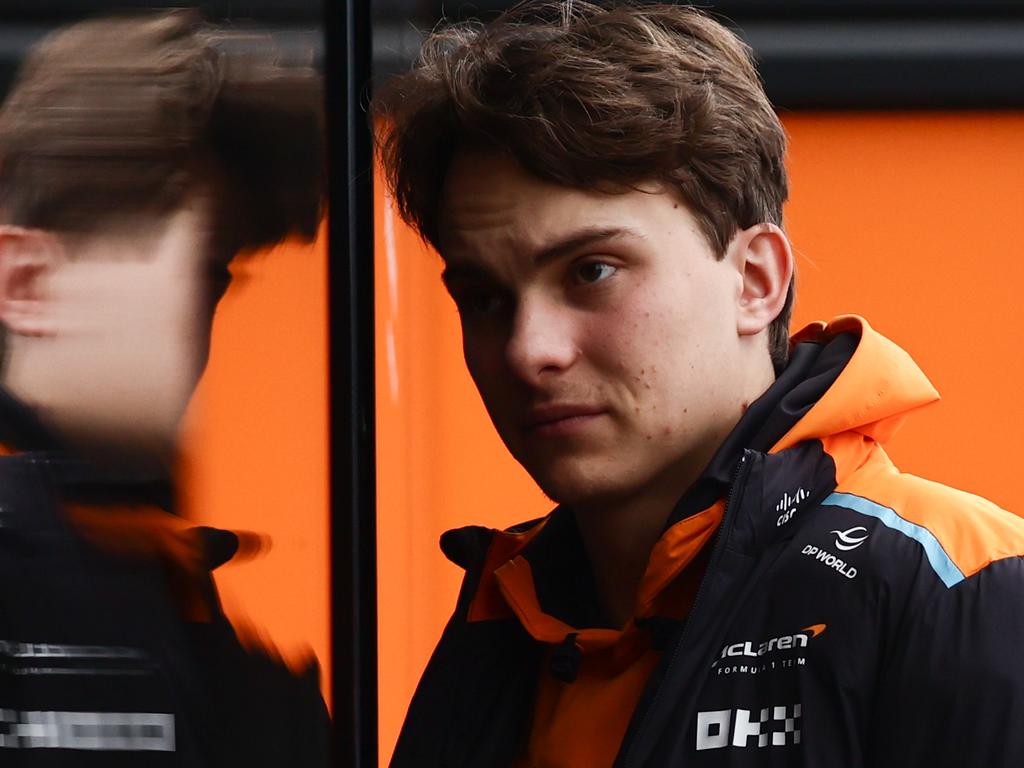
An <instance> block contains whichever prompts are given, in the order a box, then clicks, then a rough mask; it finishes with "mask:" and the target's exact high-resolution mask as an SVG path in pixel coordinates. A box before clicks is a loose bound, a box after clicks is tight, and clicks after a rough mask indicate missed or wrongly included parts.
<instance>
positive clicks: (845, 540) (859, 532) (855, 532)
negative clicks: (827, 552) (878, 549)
mask: <svg viewBox="0 0 1024 768" xmlns="http://www.w3.org/2000/svg"><path fill="white" fill-rule="evenodd" d="M832 533H834V534H835V535H836V549H839V550H842V551H843V552H849V551H850V550H851V549H856V548H857V547H859V546H860V545H861V544H863V543H864V542H865V541H867V540H868V529H867V528H865V527H864V526H863V525H858V526H857V527H856V528H849V529H847V530H845V531H832Z"/></svg>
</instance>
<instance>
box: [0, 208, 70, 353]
mask: <svg viewBox="0 0 1024 768" xmlns="http://www.w3.org/2000/svg"><path fill="white" fill-rule="evenodd" d="M60 254H61V246H60V242H59V241H58V240H57V238H56V237H55V236H54V235H52V234H50V233H48V232H43V231H42V230H38V229H24V228H22V227H14V226H10V225H6V224H4V225H0V322H2V323H3V324H4V325H5V326H6V327H7V330H8V331H9V332H11V333H15V334H19V335H21V336H50V335H52V333H53V329H52V327H51V324H50V302H49V301H48V299H47V296H46V293H45V291H44V288H43V285H44V278H45V277H46V276H47V275H49V273H50V272H51V271H52V270H53V268H54V267H55V266H56V264H57V261H58V259H59V258H60Z"/></svg>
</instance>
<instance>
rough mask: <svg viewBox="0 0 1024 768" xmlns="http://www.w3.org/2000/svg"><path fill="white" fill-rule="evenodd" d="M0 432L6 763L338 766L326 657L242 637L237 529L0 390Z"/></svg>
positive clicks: (110, 767)
mask: <svg viewBox="0 0 1024 768" xmlns="http://www.w3.org/2000/svg"><path fill="white" fill-rule="evenodd" d="M0 444H2V445H3V447H4V452H5V453H6V454H7V455H4V456H0V585H2V586H0V765H3V766H4V767H5V768H22V767H24V768H36V767H37V766H38V767H42V766H46V767H47V768H49V767H51V766H52V767H56V766H83V767H85V766H104V768H117V766H132V767H133V768H139V767H148V766H154V767H156V766H175V767H177V766H188V767H189V768H193V766H194V767H196V768H199V767H207V766H326V765H328V764H329V748H328V734H329V727H328V717H327V711H326V708H325V706H324V703H323V699H322V698H321V696H320V692H319V687H318V670H317V668H316V665H315V664H310V665H309V666H308V667H307V668H306V669H305V671H304V672H302V673H300V674H297V675H296V674H293V673H292V672H290V671H289V670H288V668H287V667H285V666H284V665H283V664H282V663H281V662H280V661H279V660H277V659H275V658H272V656H271V655H268V653H266V652H264V651H262V650H258V649H257V650H252V649H247V648H245V647H243V645H242V643H240V642H239V639H238V636H237V635H236V633H235V631H234V630H233V628H232V627H231V625H230V624H229V622H228V621H227V619H226V617H225V616H224V613H223V611H222V610H221V607H220V605H219V602H218V600H217V597H216V592H215V589H214V585H213V581H212V578H211V575H210V572H211V570H212V569H213V568H215V567H217V566H218V565H220V564H222V563H223V562H225V561H227V560H229V559H230V558H231V557H232V556H233V555H234V554H235V552H236V551H237V549H238V539H237V537H236V536H235V535H234V534H231V533H229V532H227V531H219V530H216V529H212V528H194V527H189V526H188V524H187V523H185V522H184V521H182V520H181V519H180V518H178V517H176V516H175V515H173V514H172V513H171V506H172V498H171V497H172V493H171V491H170V488H171V486H170V483H169V482H167V481H166V480H162V479H139V478H135V477H117V476H113V475H111V474H110V473H106V472H102V471H100V470H98V469H96V468H95V467H94V466H92V465H90V464H88V463H86V462H84V461H81V460H78V459H76V458H74V457H73V456H70V455H68V454H67V452H66V451H63V450H62V449H61V447H60V445H59V443H58V441H57V440H56V439H54V438H53V436H52V435H51V434H49V433H48V432H47V430H46V429H45V428H44V427H43V426H42V425H41V424H40V423H39V421H38V420H37V419H36V418H35V416H34V414H33V413H32V412H31V411H30V410H29V409H27V408H26V407H25V406H23V405H22V404H21V403H19V402H17V401H16V400H14V398H12V397H11V396H10V395H9V394H7V393H5V392H2V391H0Z"/></svg>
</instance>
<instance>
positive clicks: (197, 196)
mask: <svg viewBox="0 0 1024 768" xmlns="http://www.w3.org/2000/svg"><path fill="white" fill-rule="evenodd" d="M309 58H311V57H308V58H307V60H304V61H287V60H285V59H284V58H283V56H282V54H281V52H280V51H279V50H278V49H277V48H276V47H275V46H274V45H273V44H272V42H271V41H270V40H268V39H267V38H266V37H265V36H255V35H252V34H246V33H243V32H237V31H228V30H224V29H220V28H216V27H213V26H210V25H207V24H205V23H203V22H202V21H201V19H200V18H199V17H198V16H197V15H195V14H193V13H191V12H183V11H172V12H167V13H156V14H145V15H131V16H124V17H117V18H110V19H102V20H95V21H88V22H84V23H80V24H76V25H74V26H71V27H69V28H67V29H64V30H61V31H58V32H56V33H54V34H53V35H51V36H50V37H49V38H47V39H46V40H45V41H44V42H43V43H42V44H40V45H39V46H38V47H37V48H35V49H34V50H33V51H32V52H31V54H30V55H29V57H28V59H27V61H26V62H25V64H24V66H23V67H22V70H21V72H20V74H19V77H18V79H17V80H16V82H15V84H14V86H13V88H12V90H11V92H10V94H9V95H8V97H7V99H6V101H5V102H4V104H3V107H2V110H0V322H2V324H3V329H4V331H5V333H4V339H3V346H4V356H5V361H4V362H5V364H4V372H3V382H4V384H5V385H6V386H7V387H8V388H9V389H11V390H12V392H13V393H14V394H15V395H17V396H19V397H20V398H21V399H23V400H25V401H26V402H28V403H29V404H31V405H33V406H35V407H36V408H37V409H38V410H39V412H40V414H41V415H42V416H43V417H44V419H45V420H46V421H47V422H48V423H50V425H51V426H52V427H55V428H56V429H57V431H58V432H60V433H62V434H63V435H64V436H65V437H66V438H67V439H69V440H70V441H71V442H72V443H74V444H76V445H77V446H78V447H80V448H82V449H84V450H87V451H91V452H93V453H95V454H96V455H98V456H101V457H104V458H116V459H118V460H122V461H123V460H131V461H141V462H146V463H148V462H152V461H154V460H157V461H161V462H166V461H167V460H168V459H169V458H170V456H171V455H172V453H173V446H174V444H175V439H176V433H177V429H178V424H179V421H180V418H181V416H182V413H183V412H184V408H185V405H186V403H187V401H188V398H189V396H190V395H191V393H192V391H193V389H194V387H195V384H196V382H197V380H198V377H199V374H200V373H201V370H202V368H203V366H204V364H205V361H206V357H207V352H208V344H209V333H210V326H211V323H212V317H213V312H214V309H215V307H216V304H217V301H218V300H219V299H220V297H221V295H222V294H223V292H224V290H225V289H226V288H227V284H228V281H229V279H230V273H229V271H228V264H229V262H230V261H231V259H232V258H233V257H234V256H235V255H236V254H237V253H239V252H240V251H244V250H250V249H255V248H259V247H261V246H267V245H271V244H274V243H276V242H278V241H281V240H283V239H284V238H286V237H287V236H289V235H293V234H294V235H299V236H302V237H305V238H312V237H313V236H314V234H315V232H316V229H317V226H318V223H319V218H320V207H321V198H322V188H323V183H322V174H323V167H322V165H323V161H322V146H323V145H322V142H323V138H322V117H321V114H322V105H321V88H320V81H319V77H318V75H317V74H316V72H315V71H314V70H313V69H312V65H311V61H310V60H308V59H309Z"/></svg>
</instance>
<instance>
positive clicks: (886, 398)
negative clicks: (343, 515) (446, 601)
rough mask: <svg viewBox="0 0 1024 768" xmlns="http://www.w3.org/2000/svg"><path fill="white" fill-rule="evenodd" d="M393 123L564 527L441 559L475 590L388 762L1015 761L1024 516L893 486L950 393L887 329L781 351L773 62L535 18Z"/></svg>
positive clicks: (399, 92) (422, 71)
mask: <svg viewBox="0 0 1024 768" xmlns="http://www.w3.org/2000/svg"><path fill="white" fill-rule="evenodd" d="M375 114H376V116H377V120H378V123H377V130H378V140H379V152H380V156H381V159H382V162H383V165H384V168H385V171H386V174H387V177H388V179H389V183H390V189H391V192H392V194H393V196H394V199H395V201H396V204H397V206H398V208H399V210H400V211H401V212H402V214H403V216H404V217H405V219H406V220H407V221H409V222H411V223H412V224H413V225H414V226H415V227H416V228H418V230H419V231H420V233H421V234H422V235H423V236H424V237H425V238H426V239H427V240H429V242H430V243H431V244H432V245H433V246H435V247H436V249H437V250H438V252H439V253H440V254H441V256H442V258H443V263H444V274H443V280H444V284H445V286H446V287H447V289H448V291H449V292H450V294H451V296H452V298H453V299H454V301H455V304H456V306H457V308H458V311H459V314H460V317H461V324H462V334H463V350H464V354H465V359H466V364H467V366H468V368H469V372H470V374H471V376H472V378H473V380H474V382H475V384H476V386H477V388H478V390H479V392H480V395H481V397H482V399H483V402H484V404H485V406H486V407H487V410H488V412H489V415H490V417H491V419H492V421H493V423H494V426H495V428H496V429H497V431H498V433H499V435H500V436H501V438H502V439H503V441H504V443H505V445H506V446H507V447H508V449H509V451H510V452H511V453H512V455H513V456H514V457H515V458H516V459H517V460H518V461H519V462H520V463H521V464H522V465H523V466H524V467H525V468H526V470H527V471H528V472H529V473H530V475H531V476H532V477H533V479H534V480H535V481H536V482H537V484H538V485H539V486H540V488H541V489H542V490H543V491H544V492H546V493H547V495H548V496H550V498H552V499H553V500H554V501H555V502H557V503H558V507H557V508H556V509H555V510H554V511H553V512H552V513H551V514H550V515H549V516H547V517H546V518H544V519H541V520H536V521H533V522H529V523H524V524H522V525H519V526H516V527H513V528H510V529H508V530H506V531H496V530H490V529H485V528H480V527H470V528H464V529H461V530H457V531H451V532H448V533H447V534H445V535H444V537H443V538H442V548H443V549H444V551H445V553H446V554H447V556H448V557H449V558H450V559H452V560H453V561H455V562H456V563H458V564H459V565H460V566H462V567H463V568H464V569H465V570H466V575H465V579H464V581H463V587H462V590H461V592H460V595H459V597H458V602H457V605H456V608H455V613H454V615H453V617H452V619H451V621H450V622H449V624H448V626H447V627H446V628H445V630H444V634H443V636H442V638H441V640H440V643H439V645H438V647H437V649H436V651H435V653H434V655H433V657H432V658H431V660H430V662H429V664H428V666H427V669H426V671H425V672H424V674H423V677H422V679H421V681H420V684H419V687H418V689H417V692H416V694H415V696H414V698H413V701H412V703H411V705H410V708H409V712H408V715H407V718H406V721H405V725H404V727H403V730H402V732H401V735H400V737H399V740H398V744H397V748H396V750H395V753H394V758H393V762H392V765H394V766H399V767H401V768H406V766H409V767H410V768H411V767H413V766H415V768H425V767H426V766H442V765H443V766H449V767H454V766H515V767H517V768H518V767H525V766H537V767H539V766H544V767H545V768H552V767H555V766H572V767H574V768H583V767H584V766H585V767H586V768H600V766H613V765H614V766H621V767H623V768H625V767H627V766H628V767H629V768H640V767H641V766H650V767H651V768H655V767H659V768H660V767H661V766H683V765H685V766H690V767H694V768H695V767H697V766H751V767H753V766H769V765H770V766H794V767H795V766H829V768H842V767H843V766H850V767H853V766H871V767H872V768H890V767H892V768H895V767H896V766H904V765H928V766H967V765H986V766H1005V767H1007V768H1009V766H1018V765H1021V764H1022V762H1024V727H1021V726H1022V725H1024V665H1022V664H1021V663H1020V662H1019V660H1018V659H1017V657H1016V656H1017V653H1018V652H1019V648H1020V647H1021V646H1022V644H1024V612H1022V611H1020V610H1017V609H1016V606H1017V605H1018V603H1019V602H1020V600H1021V597H1022V594H1024V589H1022V588H1024V563H1022V560H1021V554H1022V553H1024V521H1022V520H1021V519H1019V518H1018V517H1016V516H1014V515H1011V514H1009V513H1007V512H1004V511H1003V510H1000V509H998V508H997V507H995V506H994V505H992V504H990V503H989V502H987V501H985V500H983V499H980V498H978V497H975V496H971V495H968V494H965V493H962V492H959V491H955V490H952V489H950V488H947V487H944V486H941V485H939V484H936V483H932V482H928V481H926V480H922V479H919V478H915V477H912V476H909V475H906V474H903V473H901V472H900V471H899V470H898V469H897V468H896V467H895V466H894V465H893V464H892V462H891V461H890V460H889V458H888V457H887V455H886V452H885V449H884V447H883V446H884V444H885V443H886V441H887V440H888V439H889V438H890V437H891V436H892V434H893V433H894V432H895V430H896V429H897V428H898V427H899V425H900V423H901V422H902V421H903V419H904V418H905V417H907V416H908V415H911V414H912V413H913V412H914V411H916V410H917V409H918V408H920V407H922V406H924V405H927V404H929V403H931V402H933V401H934V400H936V399H937V397H938V395H937V394H936V392H935V390H934V389H933V388H932V386H931V384H930V383H929V382H928V380H927V379H926V378H925V376H924V374H923V373H922V372H921V371H920V370H919V369H918V368H917V366H916V365H915V364H914V363H913V361H912V360H911V359H910V357H909V356H908V355H907V354H906V353H905V352H904V351H903V350H901V349H900V348H899V347H897V346H896V345H895V344H894V343H892V342H891V341H888V340H887V339H885V338H884V337H883V336H881V335H880V334H879V333H878V332H876V331H874V330H873V329H872V328H871V327H870V326H869V325H868V323H867V322H866V321H865V320H863V319H862V318H859V317H855V316H845V317H840V318H837V319H836V320H833V321H832V322H831V323H828V324H825V323H816V324H814V325H812V326H810V327H808V328H805V329H804V330H802V331H800V332H799V333H797V334H796V335H795V336H793V337H792V339H790V338H789V333H788V325H789V318H790V313H791V308H792V302H793V269H794V267H793V254H792V249H791V247H790V244H789V242H788V240H787V237H786V234H785V232H784V231H783V229H782V223H783V220H782V208H783V203H784V202H785V200H786V198H787V194H788V193H787V175H786V169H785V165H784V155H785V148H786V139H785V134H784V131H783V128H782V126H781V124H780V123H779V120H778V118H777V116H776V114H775V112H774V111H773V109H772V107H771V105H770V104H769V102H768V100H767V97H766V95H765V93H764V91H763V88H762V85H761V83H760V81H759V78H758V76H757V73H756V71H755V68H754V65H753V63H752V59H751V55H750V51H749V50H748V49H747V48H746V46H745V45H744V44H742V43H741V42H740V41H739V40H738V39H737V38H736V37H735V36H734V35H733V33H731V32H730V31H728V30H727V29H726V28H725V27H723V26H722V25H720V24H719V23H717V22H716V21H714V20H713V19H711V18H710V17H709V16H707V15H705V14H703V13H702V12H700V11H698V10H695V9H693V8H689V7H682V6H675V5H655V4H651V5H640V4H636V5H631V4H623V5H618V6H610V7H601V6H596V5H592V4H589V3H585V2H561V3H526V4H523V5H521V6H518V7H517V8H516V9H513V10H511V11H508V12H506V13H505V14H504V15H502V16H501V17H500V18H498V19H497V20H495V21H493V22H491V23H488V24H485V25H481V24H475V23H466V24H454V25H451V26H448V27H445V28H441V29H438V30H436V31H435V32H434V33H433V34H432V35H430V36H429V37H428V39H427V40H426V43H425V45H424V48H423V50H422V52H421V55H420V59H419V61H418V62H417V64H416V65H415V66H414V68H413V69H412V70H411V71H410V72H409V73H407V74H404V75H401V76H399V77H397V78H395V79H394V80H391V81H390V82H389V83H387V84H385V86H384V87H383V88H382V89H381V91H379V92H378V94H377V96H376V107H375ZM480 503H481V504H483V505H491V504H494V503H495V500H493V499H481V500H480Z"/></svg>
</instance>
